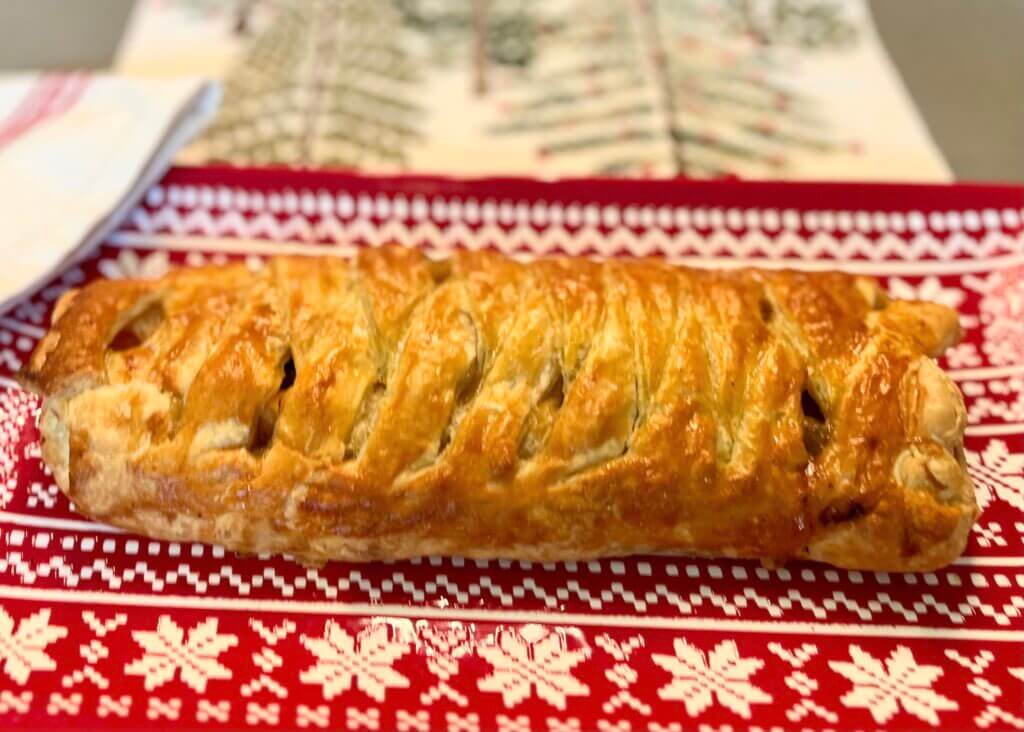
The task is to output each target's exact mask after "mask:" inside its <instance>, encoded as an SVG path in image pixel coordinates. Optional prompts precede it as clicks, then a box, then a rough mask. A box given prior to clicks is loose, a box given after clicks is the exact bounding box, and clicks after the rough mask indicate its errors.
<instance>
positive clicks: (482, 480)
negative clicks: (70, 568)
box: [21, 246, 977, 571]
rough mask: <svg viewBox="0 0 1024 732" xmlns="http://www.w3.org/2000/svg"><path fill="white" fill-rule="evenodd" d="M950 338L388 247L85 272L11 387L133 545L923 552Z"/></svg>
mask: <svg viewBox="0 0 1024 732" xmlns="http://www.w3.org/2000/svg"><path fill="white" fill-rule="evenodd" d="M958 337H959V326H958V323H957V317H956V313H955V312H953V311H952V310H950V309H948V308H945V307H943V306H940V305H934V304H927V303H918V302H890V301H888V300H887V298H886V297H885V296H884V294H883V293H882V292H881V290H880V289H879V288H878V286H877V284H876V283H875V282H874V281H872V280H870V279H865V278H857V277H852V276H849V275H844V274H838V273H816V274H809V273H802V272H769V271H757V270H742V271H728V272H720V271H702V270H693V269H686V268H682V267H674V266H670V265H667V264H665V263H661V262H655V261H609V262H592V261H585V260H579V259H564V258H562V259H559V258H552V259H545V260H539V261H535V262H532V263H529V264H521V263H517V262H514V261H511V260H509V259H506V258H503V257H501V256H499V255H496V254H493V253H484V252H476V253H459V254H457V255H455V256H454V257H453V258H452V259H450V260H447V261H443V262H432V261H430V260H428V259H427V258H426V257H425V256H423V255H422V254H421V253H419V252H417V251H415V250H411V249H404V248H400V247H397V246H389V247H384V248H381V249H368V250H364V251H362V252H361V253H360V254H359V256H358V257H357V258H356V259H355V260H354V261H351V262H350V261H343V260H337V259H313V258H307V259H303V258H280V259H274V260H272V261H271V262H270V263H269V264H268V266H267V267H265V268H264V269H262V270H260V271H257V272H252V271H249V270H248V269H246V268H245V267H244V266H241V265H238V266H227V267H220V268H204V269H185V270H180V271H176V272H173V273H172V274H170V275H168V276H167V277H165V278H163V279H161V280H158V281H148V282H143V281H100V282H95V283H93V284H90V285H88V286H87V287H85V288H84V289H82V290H80V291H73V292H70V293H68V294H67V295H66V296H65V297H64V298H62V299H61V301H60V302H59V304H58V307H57V309H56V310H55V312H54V321H53V327H52V330H51V331H50V332H49V333H48V334H47V335H46V337H45V338H44V339H43V340H42V341H41V343H40V344H39V346H38V348H37V350H36V352H35V353H34V354H33V356H32V358H31V359H30V361H29V363H28V364H27V365H26V368H25V369H24V370H23V373H22V375H21V378H22V381H23V383H24V384H25V385H26V386H28V387H29V388H31V389H33V390H34V391H36V392H38V393H40V394H42V395H44V397H45V400H44V404H43V411H42V417H41V431H42V435H43V455H44V459H45V460H46V463H47V464H48V465H49V467H50V468H51V470H52V471H53V473H54V475H55V476H56V480H57V482H58V484H59V485H60V487H61V489H62V490H63V491H64V492H65V493H66V494H67V495H68V496H69V497H70V498H71V499H72V500H73V501H74V503H75V506H76V507H77V510H79V511H80V512H82V513H84V514H85V515H87V516H90V517H92V518H95V519H97V520H100V521H105V522H107V523H110V524H114V525H116V526H120V527H123V528H125V529H129V530H132V531H136V532H139V533H142V534H145V535H149V536H155V537H162V538H167V539H176V540H187V541H205V542H213V543H218V544H222V545H224V546H226V547H229V548H231V549H235V550H238V551H242V552H263V551H268V552H284V553H289V554H292V555H295V556H297V557H301V558H303V559H305V560H308V561H313V562H317V561H323V560H328V559H347V560H371V559H395V558H403V557H410V556H415V555H421V554H458V555H465V556H470V557H511V558H522V559H532V560H558V559H580V558H587V557H596V556H603V555H617V554H627V553H637V552H679V553H693V554H703V555H725V556H734V557H751V558H759V559H762V560H764V561H767V562H779V561H784V560H787V559H791V558H810V559H814V560H820V561H823V562H829V563H831V564H834V565H838V566H841V567H849V568H861V569H875V570H890V571H903V570H926V569H933V568H936V567H939V566H941V565H944V564H946V563H948V562H950V561H952V560H953V559H954V558H955V557H957V556H958V555H959V554H960V553H961V552H962V550H963V548H964V545H965V543H966V539H967V534H968V531H969V529H970V526H971V524H972V522H973V521H974V518H975V516H976V513H977V508H976V504H975V500H974V493H973V489H972V486H971V482H970V479H969V477H968V475H967V472H966V470H965V467H964V452H963V433H964V427H965V410H964V406H963V401H962V398H961V395H960V393H959V391H958V390H957V388H956V387H955V385H954V384H953V382H952V381H951V380H950V379H949V378H948V377H947V376H946V375H945V374H944V373H942V371H941V370H940V369H939V368H938V367H937V366H936V365H935V363H934V361H933V360H932V358H933V357H935V356H937V355H939V354H940V353H941V352H942V351H943V350H944V349H945V348H947V347H948V346H950V345H951V344H953V343H954V342H955V341H956V340H957V339H958Z"/></svg>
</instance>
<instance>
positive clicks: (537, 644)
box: [477, 624, 590, 710]
mask: <svg viewBox="0 0 1024 732" xmlns="http://www.w3.org/2000/svg"><path fill="white" fill-rule="evenodd" d="M478 652H479V654H480V656H481V657H483V658H484V659H485V660H486V661H488V662H490V664H491V665H492V666H493V667H494V670H493V671H492V672H491V673H490V674H489V675H487V676H485V677H484V678H482V679H481V680H480V681H479V682H478V683H477V687H478V688H479V689H480V690H481V691H493V692H497V693H500V694H501V697H502V701H504V703H505V706H507V707H512V706H514V705H516V704H518V703H519V702H521V701H524V700H525V699H528V698H529V697H530V695H531V693H532V691H533V690H534V689H536V692H537V696H538V697H540V698H541V699H543V700H544V701H546V702H548V703H549V704H551V705H553V706H554V707H556V708H557V709H561V710H564V709H565V704H566V697H569V696H583V695H586V694H587V693H589V691H590V689H589V687H587V685H586V684H584V683H583V682H581V681H580V680H579V679H577V678H576V677H575V676H574V675H573V668H574V667H575V666H576V665H577V664H578V663H580V662H581V661H583V660H584V659H586V658H588V657H589V655H590V649H589V648H588V647H586V646H583V647H580V648H569V641H568V637H567V634H566V632H565V631H564V630H561V629H558V628H548V627H546V626H543V625H537V624H527V625H524V626H522V627H521V628H513V627H509V628H501V629H499V630H497V631H495V633H494V634H493V635H492V636H490V637H489V638H488V639H487V640H485V641H484V642H483V643H482V644H481V645H480V646H479V649H478Z"/></svg>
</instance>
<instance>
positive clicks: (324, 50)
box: [0, 0, 1024, 181]
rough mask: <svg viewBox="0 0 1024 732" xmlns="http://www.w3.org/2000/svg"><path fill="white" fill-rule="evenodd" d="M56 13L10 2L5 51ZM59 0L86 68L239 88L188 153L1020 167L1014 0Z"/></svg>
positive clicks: (916, 172)
mask: <svg viewBox="0 0 1024 732" xmlns="http://www.w3.org/2000/svg"><path fill="white" fill-rule="evenodd" d="M47 5H53V3H52V2H50V0H44V1H43V2H35V3H29V2H27V1H26V0H11V1H10V2H8V3H6V4H4V5H3V6H0V7H2V9H0V29H4V30H0V41H4V40H6V39H5V38H4V37H3V36H5V35H7V34H8V33H10V30H11V29H12V28H14V27H27V26H28V25H30V24H29V23H28V21H27V20H26V16H28V15H32V14H33V13H37V12H41V11H40V10H39V8H40V7H43V12H44V11H45V6H47ZM58 5H59V7H60V8H61V11H62V14H63V16H64V18H63V20H62V22H61V24H60V25H61V27H62V30H60V31H57V30H53V31H50V32H51V33H53V34H57V33H58V32H59V34H60V35H59V39H58V40H54V41H52V42H53V43H54V44H55V45H59V46H60V47H61V48H62V49H63V51H62V53H63V58H62V59H59V60H58V63H59V62H61V61H63V62H65V63H72V64H76V63H77V64H88V63H89V62H90V60H89V59H86V58H84V57H83V56H82V55H79V57H77V58H75V57H74V55H73V54H71V53H70V51H69V44H70V41H69V39H70V38H71V35H72V34H71V31H69V30H68V28H67V26H73V27H77V28H78V31H79V35H84V36H88V35H90V34H92V35H95V36H96V38H95V41H96V45H97V46H99V45H103V44H106V51H105V54H106V55H103V54H100V53H99V52H97V54H98V55H97V56H96V58H95V59H94V60H93V63H96V64H97V65H112V66H113V67H114V69H115V70H116V71H118V72H120V73H125V74H138V75H146V76H154V75H155V76H176V75H197V74H199V75H211V76H214V77H217V78H222V79H224V80H225V99H224V105H223V107H222V109H221V111H220V113H219V115H218V117H217V118H216V119H215V121H214V123H213V124H212V125H211V127H210V128H209V129H208V131H207V132H206V134H205V135H204V136H202V137H201V138H200V139H199V140H197V141H196V142H195V143H194V144H193V145H192V146H190V147H189V148H188V149H187V150H186V151H184V152H183V153H182V155H181V157H180V158H179V161H181V162H193V163H199V162H211V161H229V162H234V163H243V164H254V163H255V164H259V163H275V164H286V165H311V166H327V167H346V168H358V169H362V170H367V171H371V172H393V171H406V170H416V171H421V172H435V173H451V174H516V175H530V176H542V177H556V176H563V175H629V176H670V175H687V176H696V177H707V176H719V175H737V176H740V177H743V178H791V179H807V178H814V179H847V180H850V179H861V180H887V179H888V180H892V179H901V180H916V181H945V180H950V179H951V178H953V177H954V176H955V177H958V178H969V179H991V180H999V179H1002V180H1019V179H1024V112H1022V110H1024V86H1022V85H1021V84H1020V83H1019V73H1017V72H1016V71H1015V69H1017V70H1019V69H1021V68H1024V51H1022V50H1021V48H1022V47H1024V46H1022V44H1020V43H1019V41H1018V40H1017V39H1019V35H1020V31H1021V30H1022V25H1024V2H1021V1H1020V0H986V2H984V3H979V2H975V1H974V0H871V2H868V0H603V1H602V0H547V1H542V0H305V1H304V0H138V2H135V3H131V2H130V1H128V0H125V1H123V2H120V3H119V2H117V0H99V1H98V2H95V3H89V4H82V5H89V7H91V8H94V9H101V11H102V13H103V15H104V17H103V18H96V17H93V16H95V15H96V13H95V12H94V13H91V14H90V13H86V14H82V13H80V11H74V12H71V13H70V14H69V12H68V9H69V8H78V7H79V6H77V5H75V4H64V3H58ZM12 8H13V10H12ZM19 8H20V10H19ZM19 13H20V16H21V17H15V16H18V15H19ZM4 14H6V15H7V16H8V17H7V18H4V17H3V16H4ZM69 15H70V16H76V15H82V16H83V17H80V18H76V17H69ZM5 20H6V21H7V22H2V21H5ZM112 27H117V28H118V32H117V34H116V35H117V40H116V41H115V42H114V44H113V46H114V47H113V48H110V45H111V42H110V40H109V38H110V36H111V35H112V34H111V31H110V29H111V28H112ZM90 28H95V30H89V29H90ZM19 32H20V33H23V31H19ZM39 32H41V31H39ZM54 38H55V39H56V38H57V36H54ZM77 40H78V41H79V42H81V41H82V39H81V38H78V39H77ZM0 45H2V44H0ZM37 45H38V44H37ZM42 45H43V46H45V45H46V43H43V44H42ZM71 45H73V44H71ZM7 53H8V55H9V54H10V52H9V51H8V52H7ZM1018 57H1019V58H1018ZM893 61H895V63H893ZM8 62H9V61H8ZM3 63H5V59H4V58H3V56H2V55H0V65H2V64H3Z"/></svg>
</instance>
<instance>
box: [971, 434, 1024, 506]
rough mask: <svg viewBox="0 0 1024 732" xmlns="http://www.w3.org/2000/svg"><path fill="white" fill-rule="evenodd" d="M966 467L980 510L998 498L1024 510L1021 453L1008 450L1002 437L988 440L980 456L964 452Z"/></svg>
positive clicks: (1023, 463) (1023, 460) (1023, 468)
mask: <svg viewBox="0 0 1024 732" xmlns="http://www.w3.org/2000/svg"><path fill="white" fill-rule="evenodd" d="M967 470H968V471H969V472H970V474H971V476H972V477H973V478H974V491H975V495H976V496H977V498H978V506H979V507H980V508H981V509H982V510H984V509H985V508H986V507H987V506H988V505H989V504H990V503H991V502H992V501H993V499H995V498H998V499H1000V500H1002V501H1005V502H1006V503H1009V504H1010V505H1011V506H1013V507H1014V508H1016V509H1017V510H1018V511H1024V454H1021V453H1013V452H1010V448H1009V447H1008V446H1007V444H1006V442H1005V441H1004V440H991V441H990V442H989V443H988V444H987V445H986V446H985V450H984V451H983V452H982V453H981V454H980V455H979V454H978V453H976V452H974V451H968V452H967Z"/></svg>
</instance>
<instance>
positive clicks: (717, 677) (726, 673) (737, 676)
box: [651, 638, 772, 719]
mask: <svg viewBox="0 0 1024 732" xmlns="http://www.w3.org/2000/svg"><path fill="white" fill-rule="evenodd" d="M673 650H675V655H674V656H670V655H667V654H661V653H655V654H653V655H652V656H651V660H652V661H654V663H655V665H657V666H660V667H661V668H663V669H665V670H666V671H668V672H669V673H671V674H672V677H673V678H672V681H670V682H669V683H668V684H666V685H665V686H663V687H661V688H660V689H659V690H658V696H659V697H661V698H662V699H669V700H673V701H681V702H683V704H685V705H686V712H687V714H689V715H690V716H695V715H697V714H700V713H701V712H703V711H704V710H705V709H707V708H708V707H710V706H711V705H712V704H713V703H714V701H715V700H716V699H717V700H718V703H719V704H721V705H722V706H724V707H726V708H727V709H729V710H731V711H733V712H735V713H736V714H738V715H740V716H741V717H743V718H744V719H750V713H751V712H750V705H751V704H768V703H770V702H771V701H772V697H771V695H769V694H767V693H765V692H764V691H763V690H762V689H760V688H759V687H757V686H755V685H754V684H753V683H751V681H750V677H751V676H753V675H754V674H755V673H756V672H757V671H758V670H760V669H761V668H762V667H763V666H764V661H762V660H761V659H759V658H742V657H741V656H740V654H739V649H738V648H737V646H736V643H735V641H722V642H721V643H719V644H718V645H716V646H715V647H714V648H713V649H711V651H710V652H709V653H708V654H707V656H705V655H704V652H703V651H701V650H700V649H699V648H697V647H696V646H693V645H690V644H689V643H687V642H686V641H685V640H682V639H681V638H680V639H676V641H675V643H674V644H673Z"/></svg>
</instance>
